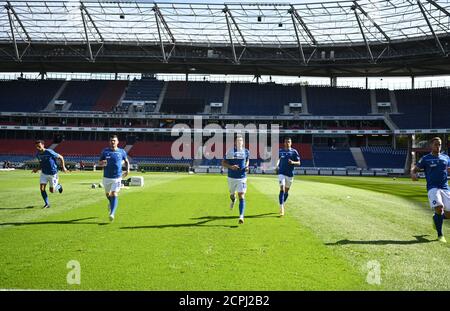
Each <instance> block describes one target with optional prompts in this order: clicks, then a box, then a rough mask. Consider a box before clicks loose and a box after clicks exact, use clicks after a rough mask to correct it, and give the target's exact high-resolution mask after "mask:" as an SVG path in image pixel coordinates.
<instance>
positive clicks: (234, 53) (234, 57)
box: [222, 8, 239, 64]
mask: <svg viewBox="0 0 450 311" xmlns="http://www.w3.org/2000/svg"><path fill="white" fill-rule="evenodd" d="M222 12H223V13H224V14H225V20H226V21H227V28H228V35H229V37H230V44H231V52H232V53H233V62H234V63H235V64H239V61H238V59H237V56H236V49H235V47H234V42H233V35H232V34H231V25H230V21H229V19H228V9H227V8H224V9H223V10H222Z"/></svg>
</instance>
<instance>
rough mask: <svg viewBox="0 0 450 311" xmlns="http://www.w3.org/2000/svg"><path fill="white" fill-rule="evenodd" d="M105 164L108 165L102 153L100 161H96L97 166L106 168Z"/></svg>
mask: <svg viewBox="0 0 450 311" xmlns="http://www.w3.org/2000/svg"><path fill="white" fill-rule="evenodd" d="M106 164H108V162H107V161H106V157H105V155H104V153H103V152H102V154H101V155H100V159H99V160H98V166H100V167H104V166H106Z"/></svg>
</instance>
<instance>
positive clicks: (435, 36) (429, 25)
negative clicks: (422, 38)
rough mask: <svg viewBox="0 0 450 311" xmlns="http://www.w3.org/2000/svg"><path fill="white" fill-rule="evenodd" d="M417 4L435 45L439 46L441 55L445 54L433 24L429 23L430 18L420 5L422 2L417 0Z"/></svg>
mask: <svg viewBox="0 0 450 311" xmlns="http://www.w3.org/2000/svg"><path fill="white" fill-rule="evenodd" d="M417 5H418V6H419V8H420V11H421V12H422V15H423V18H424V19H425V21H426V22H427V25H428V28H430V31H431V33H432V34H433V37H434V40H435V41H436V45H437V47H438V48H439V50H440V52H441V53H442V55H444V56H445V55H446V53H445V50H444V47H443V46H442V44H441V41H440V40H439V37H438V36H437V35H436V33H435V32H434V29H433V26H432V25H431V23H430V20H429V19H428V17H427V14H426V13H425V9H424V7H423V5H422V3H420V1H419V0H417Z"/></svg>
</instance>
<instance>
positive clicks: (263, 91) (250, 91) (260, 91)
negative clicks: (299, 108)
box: [228, 83, 302, 115]
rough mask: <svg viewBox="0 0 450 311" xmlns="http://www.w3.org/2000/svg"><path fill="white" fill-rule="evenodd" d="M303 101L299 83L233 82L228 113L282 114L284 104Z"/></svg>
mask: <svg viewBox="0 0 450 311" xmlns="http://www.w3.org/2000/svg"><path fill="white" fill-rule="evenodd" d="M301 101H302V96H301V88H300V86H298V85H292V86H287V85H281V84H275V83H266V84H255V83H233V84H231V89H230V99H229V104H228V113H230V114H235V115H280V114H282V113H283V112H284V105H287V104H289V103H299V102H301Z"/></svg>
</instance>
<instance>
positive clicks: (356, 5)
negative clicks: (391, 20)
mask: <svg viewBox="0 0 450 311" xmlns="http://www.w3.org/2000/svg"><path fill="white" fill-rule="evenodd" d="M353 4H354V5H355V7H356V8H358V10H359V11H360V12H361V13H362V14H363V15H364V16H365V17H367V18H368V19H369V20H370V22H371V23H372V24H373V25H374V26H375V28H376V29H378V31H379V32H380V33H381V34H382V35H383V37H384V38H385V39H386V41H387V42H388V43H390V42H391V38H389V36H388V35H387V34H386V33H385V32H384V31H383V29H381V27H380V26H379V25H378V24H377V23H376V22H375V21H374V20H373V19H372V18H371V17H370V15H369V14H367V12H366V11H365V10H364V9H363V8H362V7H361V6H360V5H359V4H358V2H356V1H353Z"/></svg>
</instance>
